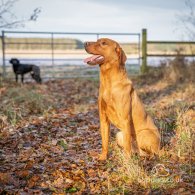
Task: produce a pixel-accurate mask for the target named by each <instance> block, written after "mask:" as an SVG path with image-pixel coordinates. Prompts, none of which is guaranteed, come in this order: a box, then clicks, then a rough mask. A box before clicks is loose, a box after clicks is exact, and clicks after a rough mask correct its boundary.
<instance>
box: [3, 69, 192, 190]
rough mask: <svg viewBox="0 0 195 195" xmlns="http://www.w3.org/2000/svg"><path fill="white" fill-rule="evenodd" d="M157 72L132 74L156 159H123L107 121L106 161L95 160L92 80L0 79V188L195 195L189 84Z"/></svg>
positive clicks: (96, 138)
mask: <svg viewBox="0 0 195 195" xmlns="http://www.w3.org/2000/svg"><path fill="white" fill-rule="evenodd" d="M159 75H161V73H159V72H158V71H154V72H151V73H149V74H148V75H147V76H146V75H144V76H137V77H133V78H132V80H133V83H134V85H135V88H136V89H137V91H138V94H139V96H140V97H141V99H142V100H143V102H144V104H145V107H146V110H147V112H148V113H150V115H151V116H152V117H153V119H154V120H155V123H156V125H157V126H158V128H159V130H160V132H161V138H162V142H161V152H160V155H159V157H155V158H152V159H147V158H141V157H138V156H133V157H132V158H131V159H129V160H127V159H125V158H124V156H123V152H122V151H121V149H120V148H119V147H118V146H117V145H116V141H115V134H116V132H117V129H116V128H114V127H113V126H112V127H111V128H112V131H111V144H110V147H109V151H110V153H109V154H110V155H109V159H108V160H107V161H105V162H101V163H100V162H98V161H97V156H98V153H99V152H100V149H101V138H100V134H99V119H98V108H97V97H98V85H99V80H98V78H94V79H66V80H58V81H48V82H44V83H43V84H42V85H36V84H34V83H25V84H24V85H21V84H16V83H14V82H11V81H6V80H5V81H0V101H1V105H0V146H1V147H0V148H1V150H0V153H1V159H0V163H1V166H0V193H2V194H20V193H25V194H32V193H34V194H41V193H42V194H70V193H73V194H74V193H75V194H193V193H195V189H194V185H193V182H194V172H195V166H194V161H195V156H194V145H193V142H194V129H195V101H194V97H195V87H194V83H193V82H192V81H190V80H182V81H170V80H167V78H166V79H165V78H164V77H161V76H159Z"/></svg>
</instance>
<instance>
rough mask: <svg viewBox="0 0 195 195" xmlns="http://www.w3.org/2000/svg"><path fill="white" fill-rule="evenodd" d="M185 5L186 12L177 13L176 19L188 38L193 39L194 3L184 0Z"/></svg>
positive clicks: (194, 26) (194, 33)
mask: <svg viewBox="0 0 195 195" xmlns="http://www.w3.org/2000/svg"><path fill="white" fill-rule="evenodd" d="M185 5H186V7H187V12H186V13H184V14H183V13H181V14H180V15H178V19H179V22H180V23H181V24H182V25H183V27H184V30H185V33H186V34H187V36H188V37H189V39H190V40H195V8H194V6H195V5H194V4H193V3H192V0H185Z"/></svg>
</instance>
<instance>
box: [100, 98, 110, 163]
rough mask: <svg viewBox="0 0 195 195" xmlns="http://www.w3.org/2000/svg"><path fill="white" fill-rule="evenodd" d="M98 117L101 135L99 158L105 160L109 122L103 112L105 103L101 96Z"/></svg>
mask: <svg viewBox="0 0 195 195" xmlns="http://www.w3.org/2000/svg"><path fill="white" fill-rule="evenodd" d="M99 117H100V132H101V137H102V153H101V154H100V156H99V160H106V159H107V157H108V143H109V136H110V123H109V120H108V117H107V116H106V112H105V103H104V101H103V100H102V98H101V97H100V98H99Z"/></svg>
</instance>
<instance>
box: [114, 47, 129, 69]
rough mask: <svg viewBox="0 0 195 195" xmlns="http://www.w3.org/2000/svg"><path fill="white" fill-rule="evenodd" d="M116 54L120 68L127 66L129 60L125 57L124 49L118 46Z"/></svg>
mask: <svg viewBox="0 0 195 195" xmlns="http://www.w3.org/2000/svg"><path fill="white" fill-rule="evenodd" d="M116 53H117V55H118V59H119V62H120V66H122V67H123V66H124V65H125V62H126V60H127V57H126V55H125V52H124V51H123V50H122V48H121V47H120V46H119V45H117V47H116Z"/></svg>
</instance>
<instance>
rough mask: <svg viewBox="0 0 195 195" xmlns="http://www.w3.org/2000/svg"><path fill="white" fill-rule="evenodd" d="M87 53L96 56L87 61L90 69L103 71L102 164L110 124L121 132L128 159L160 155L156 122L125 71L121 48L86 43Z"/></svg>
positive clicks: (99, 42) (105, 43)
mask: <svg viewBox="0 0 195 195" xmlns="http://www.w3.org/2000/svg"><path fill="white" fill-rule="evenodd" d="M85 50H86V51H87V52H88V53H89V54H92V56H91V57H88V58H87V59H85V60H84V62H85V63H87V64H89V65H99V67H100V88H99V100H98V101H99V117H100V131H101V137H102V153H101V155H100V157H99V160H106V159H107V156H108V143H109V132H110V123H112V124H113V125H115V126H116V127H117V128H118V129H119V130H120V132H118V133H117V136H116V138H117V143H118V145H119V146H121V147H123V148H124V151H125V153H126V155H127V156H130V155H131V154H132V153H134V152H138V153H140V155H153V154H158V152H159V148H160V134H159V131H158V129H157V127H156V126H155V124H154V122H153V120H152V118H151V117H150V116H149V115H148V114H147V113H146V111H145V109H144V106H143V104H142V102H141V100H140V98H139V97H138V95H137V93H136V91H135V89H134V88H133V85H132V82H131V80H129V79H128V76H127V72H126V69H125V61H126V59H127V58H126V55H125V53H124V51H123V50H122V48H121V47H120V45H119V44H118V43H117V42H115V41H113V40H111V39H106V38H102V39H99V40H97V41H96V42H86V43H85Z"/></svg>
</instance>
